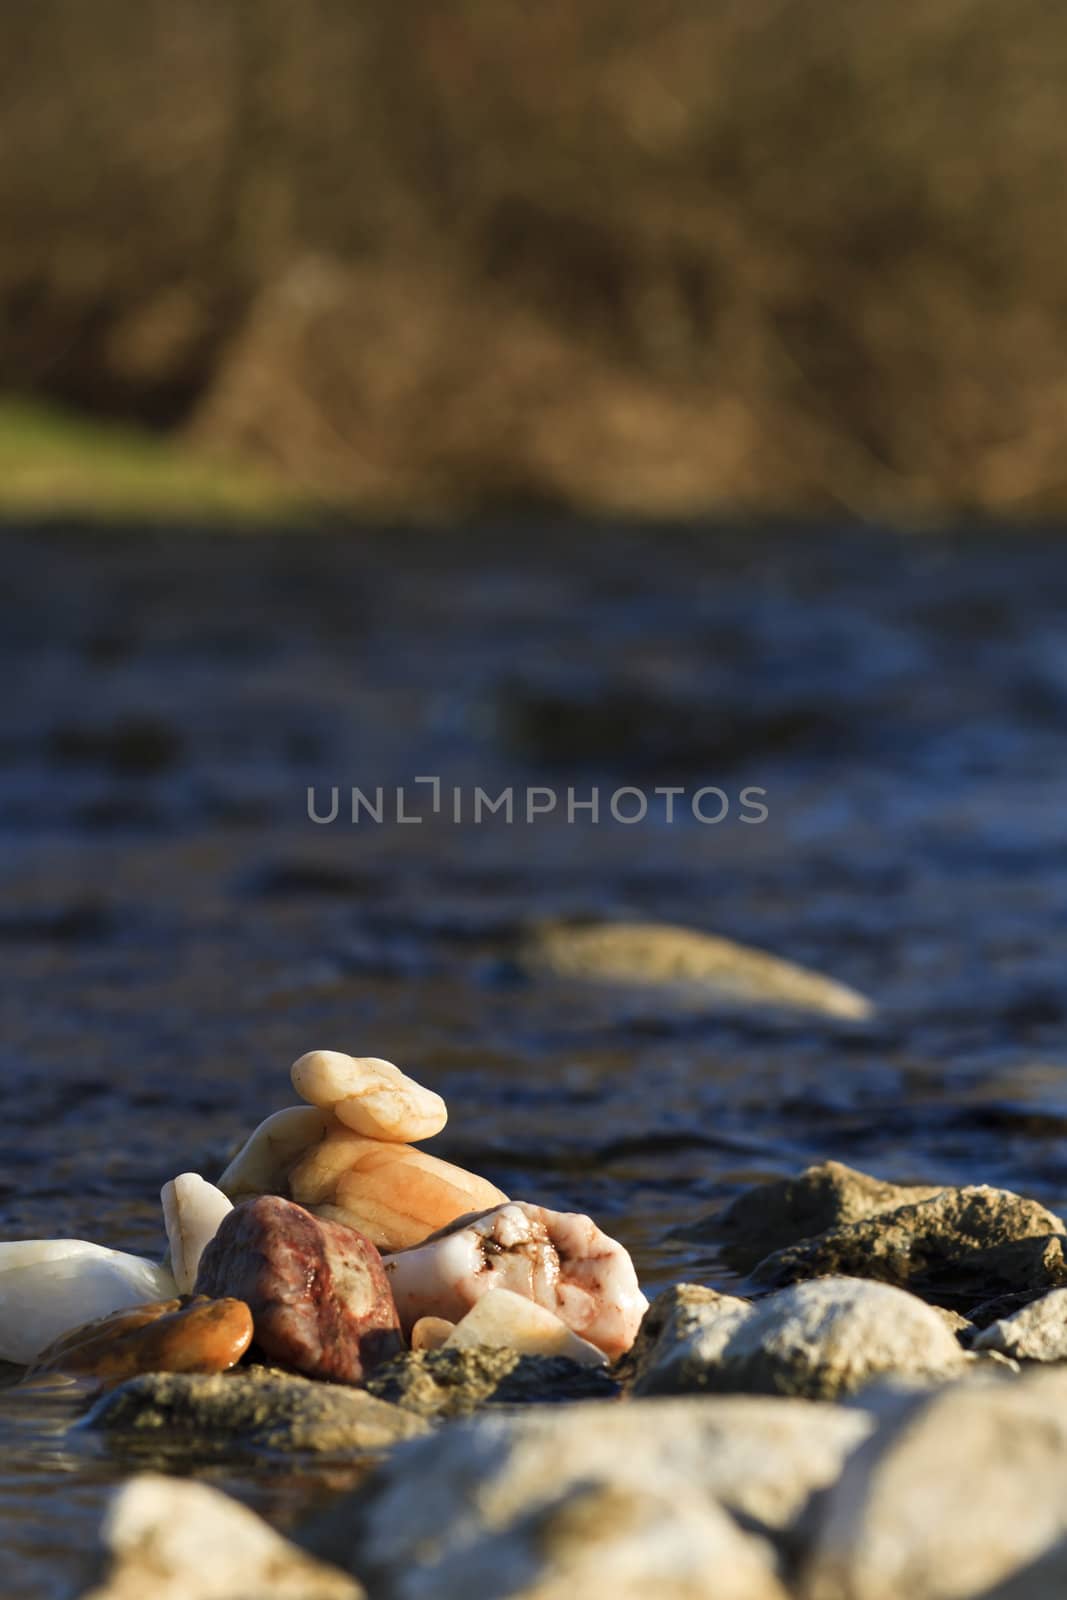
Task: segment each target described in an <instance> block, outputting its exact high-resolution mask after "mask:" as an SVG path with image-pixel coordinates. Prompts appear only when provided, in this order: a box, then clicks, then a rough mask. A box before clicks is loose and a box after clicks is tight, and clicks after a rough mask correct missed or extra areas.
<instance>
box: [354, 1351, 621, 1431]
mask: <svg viewBox="0 0 1067 1600" xmlns="http://www.w3.org/2000/svg"><path fill="white" fill-rule="evenodd" d="M367 1389H368V1391H369V1392H370V1393H371V1394H374V1395H377V1396H379V1397H380V1398H381V1399H383V1400H389V1401H391V1402H393V1404H395V1405H399V1406H404V1407H405V1408H406V1409H408V1410H410V1411H414V1412H416V1413H417V1414H418V1415H419V1416H423V1417H465V1416H469V1415H470V1414H471V1412H473V1411H477V1410H479V1409H480V1407H482V1406H487V1405H508V1406H513V1405H534V1404H537V1403H539V1402H542V1401H546V1400H550V1401H559V1400H588V1399H601V1400H604V1399H607V1400H610V1399H612V1398H613V1397H614V1396H615V1395H617V1394H618V1392H619V1389H618V1385H617V1384H616V1383H615V1381H614V1380H613V1379H612V1378H611V1377H609V1376H608V1374H607V1372H606V1371H604V1369H603V1368H601V1367H589V1366H579V1365H578V1363H577V1362H575V1361H569V1360H567V1358H566V1357H564V1356H530V1355H522V1354H520V1352H519V1351H518V1350H501V1349H493V1348H491V1347H489V1346H488V1345H470V1346H467V1347H464V1348H459V1349H457V1348H456V1347H455V1346H447V1347H446V1346H441V1347H439V1348H438V1349H436V1350H409V1351H406V1352H405V1353H404V1354H403V1355H401V1356H396V1357H395V1358H394V1359H393V1360H392V1361H390V1362H387V1363H386V1365H385V1366H383V1367H380V1368H379V1369H378V1371H377V1372H374V1373H372V1375H371V1376H370V1377H369V1378H368V1379H367Z"/></svg>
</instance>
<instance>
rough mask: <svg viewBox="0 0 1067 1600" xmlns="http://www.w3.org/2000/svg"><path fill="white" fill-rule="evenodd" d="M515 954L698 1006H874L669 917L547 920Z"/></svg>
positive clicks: (856, 1011) (850, 1009)
mask: <svg viewBox="0 0 1067 1600" xmlns="http://www.w3.org/2000/svg"><path fill="white" fill-rule="evenodd" d="M519 960H520V963H521V964H522V965H523V966H524V967H525V968H526V970H527V971H529V972H531V973H533V974H535V975H538V976H550V977H555V978H563V979H566V980H569V981H572V982H573V981H580V982H584V983H609V984H614V985H616V986H619V987H621V988H622V987H624V988H626V989H630V990H636V991H638V992H640V991H642V990H644V991H645V992H648V991H655V990H666V991H670V992H671V994H672V997H673V998H675V999H677V1000H678V1001H681V1002H683V1003H688V1004H690V1005H693V1006H696V1007H697V1008H699V1009H709V1010H717V1009H720V1008H729V1007H732V1006H744V1007H753V1006H754V1007H757V1008H759V1009H765V1008H769V1009H771V1010H778V1009H784V1010H786V1011H792V1012H810V1013H814V1014H816V1015H821V1016H826V1017H836V1018H844V1019H848V1020H850V1021H856V1020H861V1019H863V1018H866V1017H869V1016H870V1015H871V1014H872V1012H873V1009H874V1008H873V1007H872V1005H871V1002H870V1001H869V1000H868V999H866V998H865V996H863V995H861V994H857V993H856V991H855V990H854V989H849V988H847V987H846V986H845V985H844V984H843V983H836V982H835V981H834V980H833V979H832V978H824V977H823V976H822V975H821V973H818V972H809V971H808V970H807V969H806V968H804V967H798V966H795V965H794V964H793V963H792V962H791V961H783V960H782V959H781V958H780V957H778V956H772V955H768V954H767V953H766V952H765V951H763V950H753V949H751V948H750V947H749V946H747V945H742V944H736V943H735V942H734V941H733V940H732V939H723V938H720V937H718V936H717V935H715V934H710V933H701V932H699V931H698V930H697V929H695V928H681V927H674V926H671V925H670V924H667V923H655V922H610V923H584V924H575V923H566V922H561V923H547V924H543V925H541V926H539V927H536V928H533V929H531V930H530V931H529V933H528V934H527V935H526V937H525V938H524V940H523V942H522V945H521V948H520V952H519Z"/></svg>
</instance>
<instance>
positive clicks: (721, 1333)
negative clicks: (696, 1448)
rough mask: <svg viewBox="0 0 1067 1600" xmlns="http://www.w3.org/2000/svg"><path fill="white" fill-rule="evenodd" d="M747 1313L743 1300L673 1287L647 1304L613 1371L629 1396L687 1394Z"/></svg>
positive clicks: (699, 1385) (695, 1285)
mask: <svg viewBox="0 0 1067 1600" xmlns="http://www.w3.org/2000/svg"><path fill="white" fill-rule="evenodd" d="M752 1314H753V1307H752V1306H751V1305H750V1303H749V1302H748V1301H747V1300H739V1299H737V1298H736V1297H735V1296H734V1295H728V1294H719V1293H717V1292H716V1290H714V1289H706V1288H704V1286H703V1285H702V1284H698V1283H677V1284H674V1285H673V1286H672V1287H671V1288H670V1289H665V1290H664V1291H663V1293H662V1294H661V1295H657V1297H656V1299H655V1300H653V1302H652V1304H651V1305H650V1306H649V1308H648V1310H647V1311H646V1312H645V1315H644V1317H643V1319H642V1322H641V1327H640V1330H639V1332H638V1335H637V1338H636V1340H635V1341H634V1345H633V1348H632V1350H631V1351H630V1352H629V1354H628V1355H627V1356H626V1357H624V1358H623V1361H622V1362H621V1363H620V1365H619V1366H618V1367H617V1368H616V1372H617V1374H618V1375H619V1376H620V1377H621V1378H622V1379H623V1381H624V1382H628V1383H629V1384H630V1385H631V1387H632V1389H633V1393H634V1394H637V1395H651V1394H693V1393H694V1392H696V1391H697V1390H700V1389H702V1388H705V1387H706V1385H705V1384H704V1383H703V1382H702V1374H703V1373H704V1371H705V1370H706V1369H707V1368H708V1367H709V1366H711V1365H713V1364H714V1363H715V1362H716V1361H717V1360H718V1358H719V1357H720V1356H721V1354H722V1350H723V1347H724V1346H725V1344H726V1341H727V1340H728V1339H729V1337H730V1335H731V1334H732V1333H733V1332H734V1330H735V1329H736V1328H737V1327H738V1326H739V1324H740V1323H741V1322H742V1321H744V1319H745V1318H746V1317H749V1316H751V1315H752Z"/></svg>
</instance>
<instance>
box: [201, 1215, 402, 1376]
mask: <svg viewBox="0 0 1067 1600" xmlns="http://www.w3.org/2000/svg"><path fill="white" fill-rule="evenodd" d="M196 1287H197V1292H198V1293H200V1294H211V1295H236V1296H237V1297H238V1298H239V1299H241V1300H244V1301H246V1302H247V1304H248V1305H249V1306H250V1307H251V1309H252V1317H253V1320H254V1323H255V1340H256V1345H257V1346H258V1348H259V1349H261V1350H262V1351H263V1353H264V1354H265V1355H268V1356H270V1357H271V1358H272V1359H273V1360H275V1361H280V1362H283V1363H284V1364H285V1365H286V1366H288V1367H293V1368H295V1369H296V1371H298V1372H302V1373H304V1374H305V1375H306V1376H308V1377H312V1378H330V1379H334V1380H335V1381H337V1382H340V1383H361V1382H362V1381H363V1378H364V1376H365V1374H366V1373H367V1371H369V1370H370V1369H371V1368H372V1367H374V1366H375V1365H377V1363H378V1362H380V1361H386V1360H388V1359H389V1357H390V1356H393V1355H395V1354H396V1353H397V1352H398V1351H399V1350H401V1349H402V1348H403V1341H402V1339H401V1337H400V1325H399V1320H398V1318H397V1312H396V1306H395V1305H394V1303H393V1296H392V1292H391V1290H390V1287H389V1280H388V1278H387V1277H386V1275H385V1271H384V1268H383V1266H382V1261H381V1257H380V1256H379V1254H378V1252H377V1250H376V1249H375V1248H374V1246H373V1244H371V1242H370V1241H369V1240H368V1239H365V1238H364V1237H363V1236H362V1235H361V1234H359V1233H357V1232H355V1230H354V1229H352V1228H347V1227H343V1226H341V1225H340V1224H339V1223H336V1222H324V1221H322V1220H321V1219H320V1218H319V1217H314V1216H312V1215H311V1213H310V1212H309V1211H305V1209H304V1208H303V1206H298V1205H294V1204H293V1202H292V1201H290V1200H283V1199H282V1198H281V1197H280V1196H278V1195H260V1196H259V1197H258V1198H257V1199H255V1200H245V1201H243V1202H242V1203H241V1204H240V1205H239V1206H236V1207H235V1208H234V1210H233V1211H231V1212H230V1214H229V1216H227V1217H226V1218H225V1219H224V1221H223V1223H222V1226H221V1227H220V1228H219V1231H218V1233H217V1234H216V1235H215V1237H214V1239H212V1241H211V1243H210V1244H209V1245H208V1247H207V1249H206V1250H205V1251H204V1254H203V1256H202V1257H201V1260H200V1271H199V1273H198V1275H197V1280H196Z"/></svg>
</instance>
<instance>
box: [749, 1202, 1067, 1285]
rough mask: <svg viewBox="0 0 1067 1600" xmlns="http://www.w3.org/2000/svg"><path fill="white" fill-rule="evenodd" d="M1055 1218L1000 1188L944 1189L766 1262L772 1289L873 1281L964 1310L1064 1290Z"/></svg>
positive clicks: (762, 1280)
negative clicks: (999, 1298) (820, 1280)
mask: <svg viewBox="0 0 1067 1600" xmlns="http://www.w3.org/2000/svg"><path fill="white" fill-rule="evenodd" d="M1063 1232H1064V1225H1063V1223H1062V1222H1061V1221H1060V1219H1059V1217H1056V1216H1053V1214H1052V1212H1051V1211H1046V1209H1045V1207H1044V1206H1042V1205H1039V1204H1038V1203H1037V1201H1036V1200H1027V1199H1024V1198H1023V1197H1022V1196H1021V1195H1017V1194H1012V1193H1010V1192H1009V1191H1008V1190H1004V1189H991V1188H988V1187H987V1186H985V1185H982V1186H979V1187H975V1188H966V1189H945V1190H943V1191H942V1192H941V1193H940V1194H937V1195H935V1196H934V1197H933V1198H932V1199H930V1200H922V1201H920V1202H918V1203H917V1204H914V1205H906V1206H899V1207H897V1208H896V1209H895V1210H893V1211H890V1212H886V1213H882V1214H879V1215H875V1216H873V1217H867V1218H865V1219H863V1220H861V1221H859V1222H853V1223H848V1224H845V1225H844V1226H842V1227H837V1228H831V1229H829V1230H828V1231H827V1232H825V1233H823V1234H820V1235H819V1236H818V1237H817V1238H815V1239H807V1240H803V1241H801V1243H799V1244H796V1245H791V1246H789V1247H788V1248H786V1249H784V1250H778V1251H776V1252H775V1253H774V1254H773V1255H770V1256H768V1257H767V1258H766V1259H765V1260H764V1261H762V1262H760V1264H759V1265H758V1266H757V1267H756V1269H755V1271H754V1272H753V1274H752V1278H753V1281H754V1282H756V1283H758V1284H761V1285H764V1286H768V1287H773V1286H777V1285H781V1284H787V1283H796V1282H798V1281H799V1280H801V1279H804V1278H816V1277H822V1276H828V1275H831V1274H833V1275H842V1276H851V1277H864V1278H877V1279H879V1280H880V1281H881V1282H883V1283H892V1284H897V1285H899V1286H901V1287H905V1288H908V1289H910V1290H912V1291H913V1292H914V1293H915V1294H919V1295H922V1296H923V1297H924V1298H925V1299H929V1300H936V1301H938V1302H939V1303H940V1304H942V1305H947V1306H949V1307H950V1308H951V1309H953V1310H959V1311H966V1310H967V1309H968V1307H970V1306H973V1305H974V1304H975V1303H976V1301H978V1300H980V1299H981V1298H982V1297H983V1293H984V1295H985V1296H987V1297H988V1296H992V1295H996V1294H1001V1293H1013V1292H1018V1291H1020V1290H1030V1291H1034V1290H1039V1289H1042V1288H1045V1289H1050V1288H1055V1287H1059V1286H1060V1285H1061V1284H1067V1263H1065V1261H1064V1256H1063V1248H1062V1235H1063Z"/></svg>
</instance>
